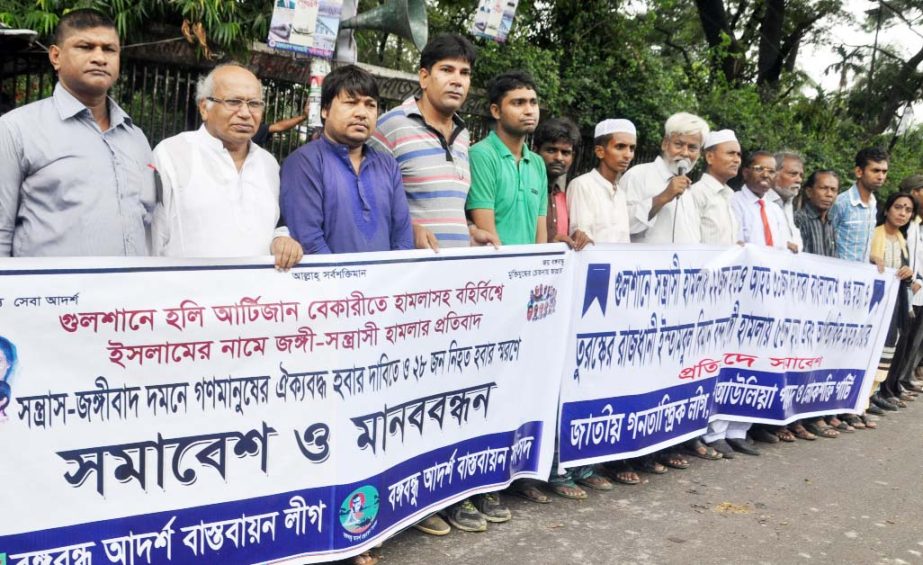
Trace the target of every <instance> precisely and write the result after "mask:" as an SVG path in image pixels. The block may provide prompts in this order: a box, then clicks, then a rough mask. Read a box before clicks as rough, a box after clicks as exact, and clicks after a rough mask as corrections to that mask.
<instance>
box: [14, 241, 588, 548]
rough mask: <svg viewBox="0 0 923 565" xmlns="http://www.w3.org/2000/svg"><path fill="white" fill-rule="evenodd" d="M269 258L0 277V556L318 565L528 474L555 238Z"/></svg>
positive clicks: (536, 433)
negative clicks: (291, 261)
mask: <svg viewBox="0 0 923 565" xmlns="http://www.w3.org/2000/svg"><path fill="white" fill-rule="evenodd" d="M267 262H268V259H260V260H259V261H257V260H250V261H241V262H231V263H229V262H202V261H199V262H195V261H186V262H171V263H168V262H164V261H159V260H155V259H149V260H141V259H134V260H129V259H124V260H108V261H105V262H103V261H102V260H79V259H66V260H63V259H59V260H33V259H19V260H9V259H7V260H2V261H0V336H2V337H3V339H2V340H0V353H2V355H0V361H2V363H0V370H4V369H5V366H6V364H7V362H8V364H9V365H10V366H11V367H12V372H10V373H4V374H3V377H4V385H3V387H0V392H2V393H3V394H0V399H2V400H3V401H2V402H0V410H2V414H0V419H2V421H0V434H2V438H3V443H2V446H3V455H2V457H0V477H2V479H3V481H2V482H3V489H2V491H0V508H2V509H3V512H2V513H0V562H6V563H12V564H33V563H52V562H53V563H75V564H79V563H85V564H88V563H91V562H92V563H97V564H98V563H120V564H123V565H124V564H134V565H139V564H141V563H164V562H167V561H169V562H171V563H202V562H204V563H216V562H223V563H255V562H280V561H286V560H289V561H291V562H293V563H308V562H318V561H329V560H332V559H339V558H343V557H347V556H350V555H354V554H357V553H359V552H360V551H362V550H364V549H367V548H369V547H371V546H373V545H375V544H377V543H378V542H380V541H381V540H383V539H386V538H387V537H388V536H390V535H393V534H394V533H396V532H397V531H399V530H400V529H402V528H405V527H407V526H409V525H411V524H413V523H414V522H415V521H416V520H418V519H420V518H422V517H424V516H425V515H426V514H427V513H428V512H429V511H432V510H435V509H438V508H440V507H443V506H445V505H447V504H448V503H451V502H453V501H457V500H461V499H463V498H465V497H467V496H469V495H471V494H474V493H477V492H483V491H488V490H496V489H497V488H500V487H503V486H505V485H506V484H508V483H509V482H510V481H511V480H512V479H514V478H517V477H534V478H546V477H547V476H548V473H549V471H550V468H551V464H552V457H553V448H554V435H553V434H554V432H555V430H554V426H553V425H552V424H548V425H544V424H545V423H552V422H554V418H555V413H556V410H557V396H558V390H559V384H560V367H561V366H562V365H563V362H564V361H563V354H564V347H565V344H564V341H563V340H562V339H561V335H562V333H561V328H564V327H566V326H567V324H568V323H569V321H570V312H569V308H570V300H569V297H570V296H571V295H572V289H571V284H572V279H573V273H572V271H571V270H570V258H569V256H568V255H567V254H566V252H565V249H564V246H563V245H555V246H542V247H509V248H504V249H501V250H495V249H493V248H488V249H478V250H464V251H453V250H443V251H441V252H440V253H439V254H438V255H436V254H433V253H431V252H425V253H424V252H415V251H413V252H394V253H374V254H357V255H341V256H337V257H305V259H304V261H303V263H302V264H301V265H299V266H298V267H297V268H295V269H293V270H292V271H291V272H288V273H283V272H277V271H275V270H274V269H273V268H272V267H271V265H269V264H268V263H267ZM4 387H5V388H4Z"/></svg>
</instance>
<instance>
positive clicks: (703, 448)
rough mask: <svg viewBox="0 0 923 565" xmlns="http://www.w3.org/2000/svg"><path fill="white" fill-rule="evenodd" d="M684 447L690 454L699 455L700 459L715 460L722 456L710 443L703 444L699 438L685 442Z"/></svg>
mask: <svg viewBox="0 0 923 565" xmlns="http://www.w3.org/2000/svg"><path fill="white" fill-rule="evenodd" d="M686 449H687V450H688V451H689V453H690V454H692V455H695V456H696V457H701V458H702V459H707V460H709V461H717V460H718V459H721V458H722V457H724V456H723V455H721V454H720V453H718V450H716V449H715V448H714V447H711V446H710V445H705V444H704V443H702V440H700V439H694V440H691V441H688V442H686Z"/></svg>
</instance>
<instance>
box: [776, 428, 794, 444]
mask: <svg viewBox="0 0 923 565" xmlns="http://www.w3.org/2000/svg"><path fill="white" fill-rule="evenodd" d="M776 435H777V436H779V439H781V440H782V441H784V442H786V443H792V442H793V441H795V434H794V433H792V431H791V430H790V429H788V428H779V429H778V430H776Z"/></svg>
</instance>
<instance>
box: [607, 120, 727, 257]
mask: <svg viewBox="0 0 923 565" xmlns="http://www.w3.org/2000/svg"><path fill="white" fill-rule="evenodd" d="M708 132H709V128H708V124H707V123H705V120H703V119H702V118H700V117H698V116H695V115H693V114H689V113H686V112H680V113H678V114H673V115H672V116H670V117H669V118H668V119H667V122H666V124H665V126H664V136H663V141H662V142H661V144H660V148H661V154H660V156H658V157H657V159H656V160H654V162H652V163H646V164H643V165H637V166H635V167H632V168H631V169H629V170H628V172H626V173H625V174H624V176H622V180H621V183H620V184H621V186H622V187H623V188H624V189H625V195H626V199H627V202H628V213H629V216H630V218H631V241H633V242H635V243H699V241H700V240H701V233H700V231H699V217H698V214H697V213H696V209H695V203H694V202H693V201H692V195H691V194H688V193H687V189H688V188H689V187H690V186H691V185H692V181H691V180H689V177H688V176H686V175H687V173H689V171H690V170H692V168H693V167H694V166H695V163H696V161H698V159H699V154H700V153H701V151H702V143H703V142H704V141H705V137H706V136H707V135H708Z"/></svg>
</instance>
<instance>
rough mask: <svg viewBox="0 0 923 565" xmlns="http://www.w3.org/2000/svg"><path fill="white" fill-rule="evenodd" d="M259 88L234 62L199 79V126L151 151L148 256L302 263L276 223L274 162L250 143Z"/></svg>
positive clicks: (255, 125)
mask: <svg viewBox="0 0 923 565" xmlns="http://www.w3.org/2000/svg"><path fill="white" fill-rule="evenodd" d="M262 91H263V89H262V86H261V85H260V81H259V79H257V78H256V76H255V75H254V74H253V73H251V72H250V71H248V70H247V69H245V68H244V67H242V66H240V65H237V64H227V65H220V66H218V67H216V68H215V69H214V70H213V71H211V72H210V73H209V74H208V75H206V76H205V77H204V78H202V79H201V80H200V81H199V84H198V86H197V90H196V101H197V102H198V105H199V113H200V114H201V116H202V127H200V128H199V129H198V130H196V131H190V132H184V133H181V134H179V135H176V136H173V137H171V138H168V139H165V140H163V141H162V142H161V143H160V144H158V145H157V147H156V148H155V149H154V163H155V166H156V167H157V171H158V174H159V178H160V181H161V182H160V187H161V190H158V206H157V209H156V210H155V212H154V252H155V254H156V255H164V256H170V257H249V256H257V255H266V254H268V253H271V254H272V255H273V256H274V257H275V264H276V267H277V268H280V269H287V268H290V267H291V266H293V265H294V264H296V263H297V262H298V261H299V260H301V256H302V249H301V245H300V244H299V243H298V242H297V241H295V240H294V239H292V238H291V237H289V235H288V229H287V228H285V227H277V225H278V223H279V164H278V163H277V162H276V160H275V158H274V157H273V156H272V155H270V154H269V152H268V151H266V150H265V149H263V148H261V147H260V146H258V145H257V144H256V143H253V142H252V138H253V136H254V135H255V134H256V131H257V129H258V128H259V125H260V121H261V120H262V117H263V109H264V106H265V103H264V102H263V96H262Z"/></svg>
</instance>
